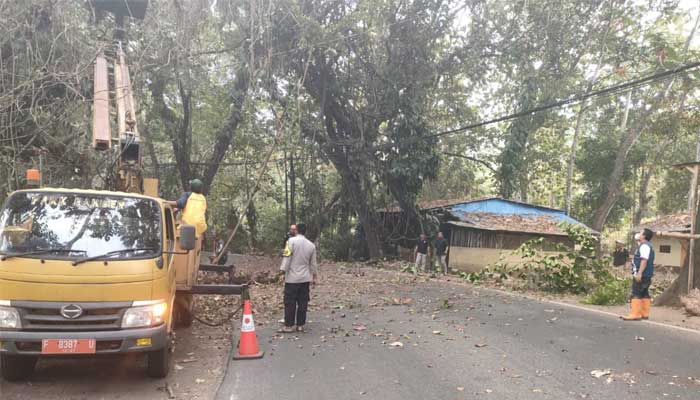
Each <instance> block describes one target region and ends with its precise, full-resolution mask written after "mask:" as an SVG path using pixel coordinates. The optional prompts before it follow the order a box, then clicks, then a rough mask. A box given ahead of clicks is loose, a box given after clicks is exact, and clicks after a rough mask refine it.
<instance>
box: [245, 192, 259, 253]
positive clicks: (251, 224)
mask: <svg viewBox="0 0 700 400" xmlns="http://www.w3.org/2000/svg"><path fill="white" fill-rule="evenodd" d="M246 221H247V222H248V230H249V231H250V238H249V239H250V248H251V249H257V248H258V211H257V210H256V209H255V202H254V201H253V199H250V205H249V206H248V208H247V209H246Z"/></svg>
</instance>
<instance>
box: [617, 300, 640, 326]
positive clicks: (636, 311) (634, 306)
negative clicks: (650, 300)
mask: <svg viewBox="0 0 700 400" xmlns="http://www.w3.org/2000/svg"><path fill="white" fill-rule="evenodd" d="M630 307H631V310H630V313H629V314H627V315H625V316H624V317H620V318H622V319H623V320H625V321H639V320H641V319H642V299H632V301H630Z"/></svg>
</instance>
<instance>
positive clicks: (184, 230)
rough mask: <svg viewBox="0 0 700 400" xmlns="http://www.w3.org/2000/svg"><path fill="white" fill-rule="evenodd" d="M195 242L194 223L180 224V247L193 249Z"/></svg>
mask: <svg viewBox="0 0 700 400" xmlns="http://www.w3.org/2000/svg"><path fill="white" fill-rule="evenodd" d="M196 243H197V230H196V229H195V227H194V225H180V249H182V250H187V251H190V250H194V248H195V246H196Z"/></svg>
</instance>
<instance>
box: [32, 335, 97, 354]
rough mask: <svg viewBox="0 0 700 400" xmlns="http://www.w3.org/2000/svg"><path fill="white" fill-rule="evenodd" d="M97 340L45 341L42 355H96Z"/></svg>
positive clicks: (42, 346) (42, 345)
mask: <svg viewBox="0 0 700 400" xmlns="http://www.w3.org/2000/svg"><path fill="white" fill-rule="evenodd" d="M95 347H96V346H95V339H44V340H43V342H42V344H41V353H42V354H94V353H95V351H96V349H95Z"/></svg>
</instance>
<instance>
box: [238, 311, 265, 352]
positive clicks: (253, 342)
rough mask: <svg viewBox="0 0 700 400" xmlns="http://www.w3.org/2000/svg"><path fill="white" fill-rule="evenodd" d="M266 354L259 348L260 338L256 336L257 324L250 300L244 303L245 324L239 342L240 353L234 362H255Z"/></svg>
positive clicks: (242, 326)
mask: <svg viewBox="0 0 700 400" xmlns="http://www.w3.org/2000/svg"><path fill="white" fill-rule="evenodd" d="M264 354H265V353H264V352H262V351H260V348H259V347H258V336H257V335H256V334H255V322H254V321H253V313H252V311H251V310H250V300H245V301H244V302H243V324H242V325H241V337H240V339H239V340H238V353H236V354H235V355H234V356H233V359H234V360H254V359H257V358H262V357H263V355H264Z"/></svg>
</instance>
